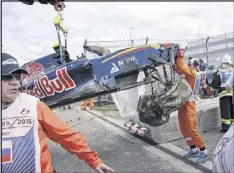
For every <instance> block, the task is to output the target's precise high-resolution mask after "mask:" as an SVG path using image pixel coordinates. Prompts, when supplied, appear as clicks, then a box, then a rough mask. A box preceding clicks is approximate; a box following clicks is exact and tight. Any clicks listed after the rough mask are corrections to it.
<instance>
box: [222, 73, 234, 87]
mask: <svg viewBox="0 0 234 173" xmlns="http://www.w3.org/2000/svg"><path fill="white" fill-rule="evenodd" d="M232 72H233V69H220V70H219V73H220V78H221V85H220V87H221V88H225V87H226V82H227V80H228V78H229V77H230V76H231V74H232Z"/></svg>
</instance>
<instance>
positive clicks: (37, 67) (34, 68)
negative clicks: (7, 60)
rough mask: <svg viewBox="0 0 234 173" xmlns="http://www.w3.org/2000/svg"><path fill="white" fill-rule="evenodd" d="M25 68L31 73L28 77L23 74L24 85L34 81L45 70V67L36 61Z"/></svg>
mask: <svg viewBox="0 0 234 173" xmlns="http://www.w3.org/2000/svg"><path fill="white" fill-rule="evenodd" d="M23 68H24V69H25V70H27V71H28V73H29V74H28V75H26V74H22V77H21V81H22V84H23V85H24V84H26V83H27V81H31V80H33V79H34V78H35V77H36V76H37V75H38V74H40V73H41V72H43V70H44V69H43V66H42V65H41V64H40V63H38V62H34V61H33V62H30V63H28V64H27V65H26V66H24V67H23Z"/></svg>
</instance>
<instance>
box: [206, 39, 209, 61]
mask: <svg viewBox="0 0 234 173" xmlns="http://www.w3.org/2000/svg"><path fill="white" fill-rule="evenodd" d="M209 39H210V37H207V39H206V58H207V64H208V63H209V58H208V57H209V56H208V41H209Z"/></svg>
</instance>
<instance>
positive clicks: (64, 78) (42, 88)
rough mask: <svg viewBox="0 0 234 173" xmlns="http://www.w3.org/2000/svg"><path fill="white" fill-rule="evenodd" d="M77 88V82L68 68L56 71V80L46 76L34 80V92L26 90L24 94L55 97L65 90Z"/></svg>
mask: <svg viewBox="0 0 234 173" xmlns="http://www.w3.org/2000/svg"><path fill="white" fill-rule="evenodd" d="M75 87H76V84H75V82H74V81H73V80H72V78H71V77H70V76H69V74H68V73H67V69H66V67H64V68H61V69H58V70H56V78H54V79H52V80H49V79H48V77H47V76H46V75H44V76H42V77H40V78H39V79H38V80H34V88H33V89H32V90H28V89H25V90H23V92H24V93H27V94H30V95H32V96H36V97H39V98H44V97H48V96H53V95H54V94H55V93H61V92H63V91H64V90H71V89H73V88H75Z"/></svg>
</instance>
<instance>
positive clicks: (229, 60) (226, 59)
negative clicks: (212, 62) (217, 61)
mask: <svg viewBox="0 0 234 173" xmlns="http://www.w3.org/2000/svg"><path fill="white" fill-rule="evenodd" d="M224 63H225V64H230V65H232V57H231V56H230V55H228V54H226V55H224V56H223V58H222V61H221V64H224Z"/></svg>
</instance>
